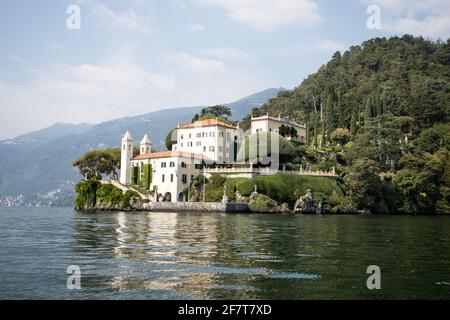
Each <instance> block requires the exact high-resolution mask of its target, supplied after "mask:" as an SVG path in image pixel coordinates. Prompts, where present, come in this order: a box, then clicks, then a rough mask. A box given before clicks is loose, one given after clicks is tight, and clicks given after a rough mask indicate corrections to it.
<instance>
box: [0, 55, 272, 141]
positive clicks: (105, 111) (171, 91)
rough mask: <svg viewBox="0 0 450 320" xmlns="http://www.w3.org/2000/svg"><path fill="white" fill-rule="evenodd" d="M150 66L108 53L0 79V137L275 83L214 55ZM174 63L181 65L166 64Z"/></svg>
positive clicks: (214, 100) (219, 98) (205, 101)
mask: <svg viewBox="0 0 450 320" xmlns="http://www.w3.org/2000/svg"><path fill="white" fill-rule="evenodd" d="M169 57H170V59H169V60H165V59H164V58H163V60H162V61H160V62H158V63H155V64H154V65H155V66H158V68H165V69H166V70H171V69H172V71H168V72H164V73H163V72H160V71H155V70H148V69H146V68H145V67H143V66H141V65H139V64H137V63H135V62H133V60H125V59H117V57H115V56H113V57H106V58H105V59H103V61H107V62H105V63H102V64H99V65H95V64H88V63H85V64H76V65H54V66H52V67H46V68H40V69H34V70H31V71H30V72H29V74H28V75H27V77H26V78H27V79H28V80H24V79H20V80H13V81H12V80H11V79H10V78H8V77H6V78H5V77H3V76H2V77H0V96H1V97H2V103H1V106H0V108H1V112H2V117H0V139H4V138H7V137H13V136H17V135H19V134H22V133H25V132H29V131H31V130H37V129H40V128H43V127H45V126H49V125H51V124H53V123H55V122H69V123H79V122H91V123H98V122H101V121H107V120H111V119H115V118H118V117H125V116H132V115H137V114H144V113H148V112H152V111H157V110H161V109H165V108H168V107H181V106H187V107H188V106H198V105H212V104H218V103H224V102H231V101H235V100H237V99H239V98H242V97H244V96H246V95H249V94H251V93H254V92H257V91H260V90H262V89H265V88H268V87H273V86H275V83H274V80H273V78H272V77H269V76H268V74H266V73H264V72H262V71H261V70H247V69H238V68H232V67H231V66H230V67H225V66H224V63H223V62H222V61H219V60H214V59H201V58H198V57H193V56H191V55H189V54H186V53H175V54H172V55H168V56H165V58H166V59H167V58H169ZM173 61H176V62H177V63H180V64H181V66H182V67H179V68H175V69H174V68H170V67H169V68H166V67H167V65H166V66H164V64H165V63H167V62H169V63H170V64H169V66H172V65H173Z"/></svg>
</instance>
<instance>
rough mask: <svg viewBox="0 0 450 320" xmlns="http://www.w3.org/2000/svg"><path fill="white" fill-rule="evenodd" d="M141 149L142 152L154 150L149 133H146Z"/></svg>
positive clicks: (146, 152)
mask: <svg viewBox="0 0 450 320" xmlns="http://www.w3.org/2000/svg"><path fill="white" fill-rule="evenodd" d="M139 149H140V151H139V152H140V154H148V153H151V152H152V144H151V142H150V139H149V138H148V135H145V136H144V138H142V141H141V143H140V146H139Z"/></svg>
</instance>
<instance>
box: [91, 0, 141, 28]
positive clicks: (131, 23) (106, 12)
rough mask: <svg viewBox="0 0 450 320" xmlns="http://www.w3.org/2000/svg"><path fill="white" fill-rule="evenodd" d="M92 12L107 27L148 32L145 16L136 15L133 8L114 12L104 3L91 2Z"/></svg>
mask: <svg viewBox="0 0 450 320" xmlns="http://www.w3.org/2000/svg"><path fill="white" fill-rule="evenodd" d="M92 14H93V15H94V16H96V17H97V18H99V19H100V20H101V22H102V23H103V24H104V25H105V26H108V27H117V28H123V29H126V30H129V31H138V32H148V31H150V26H149V25H148V24H147V21H146V20H145V18H143V17H141V16H138V15H137V14H136V12H135V11H134V10H132V9H131V10H127V11H124V12H120V13H116V12H114V11H113V10H111V9H110V8H108V7H107V6H106V5H104V4H100V3H97V4H93V5H92Z"/></svg>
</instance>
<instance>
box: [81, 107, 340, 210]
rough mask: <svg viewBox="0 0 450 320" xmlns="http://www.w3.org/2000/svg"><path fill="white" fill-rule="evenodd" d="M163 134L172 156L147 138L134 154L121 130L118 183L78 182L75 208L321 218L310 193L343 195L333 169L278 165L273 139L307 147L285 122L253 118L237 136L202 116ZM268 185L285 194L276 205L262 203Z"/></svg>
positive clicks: (300, 131) (227, 125) (300, 132)
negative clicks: (155, 148)
mask: <svg viewBox="0 0 450 320" xmlns="http://www.w3.org/2000/svg"><path fill="white" fill-rule="evenodd" d="M169 135H170V137H169V138H170V139H171V141H173V143H172V144H171V150H168V151H162V152H155V151H154V150H153V148H152V143H151V141H150V138H149V136H148V135H147V134H146V135H145V136H144V137H143V138H142V140H141V141H140V143H139V152H136V147H135V145H134V139H133V137H132V136H131V134H130V133H129V132H128V131H127V132H126V133H125V135H124V136H123V138H122V141H121V148H120V175H119V177H117V178H118V179H117V178H115V177H114V174H113V175H110V176H109V178H108V179H102V180H95V179H94V180H92V179H90V180H89V179H87V180H85V181H84V182H81V183H80V184H78V186H77V192H78V197H77V200H76V203H75V208H76V209H78V210H148V211H196V212H259V213H275V212H283V213H288V212H298V213H322V212H324V208H323V206H322V203H321V201H315V199H314V198H313V193H314V192H318V193H319V194H320V195H322V196H323V195H325V196H327V197H332V196H334V197H336V196H340V195H342V191H341V190H340V188H339V186H338V184H337V182H336V179H335V178H336V172H335V168H334V167H333V168H331V169H330V170H327V171H321V170H308V169H307V168H303V167H300V168H299V169H297V170H292V169H288V168H287V167H286V164H285V163H283V162H282V152H283V150H280V148H281V149H283V148H284V146H283V143H280V141H281V142H283V141H288V143H295V144H297V145H304V144H305V143H306V141H307V136H306V135H307V128H306V126H305V125H301V124H298V123H296V122H294V121H292V120H290V119H287V118H282V117H280V116H278V117H272V116H269V114H266V115H263V116H260V117H253V116H252V117H251V121H250V128H249V130H248V131H247V133H244V132H243V130H241V129H240V127H239V124H237V125H234V124H232V123H231V122H229V121H227V120H225V119H223V118H218V117H209V118H206V119H200V120H193V122H192V123H189V124H184V125H180V124H179V125H178V126H177V128H176V129H175V130H172V132H171V133H169ZM280 152H281V154H280ZM280 155H281V156H280ZM268 179H271V181H270V182H269V180H268ZM271 183H277V184H278V186H279V187H280V188H282V189H284V190H285V191H288V192H287V193H286V194H287V197H285V198H286V199H281V200H282V201H283V202H282V203H279V201H280V198H279V197H278V199H276V200H274V199H272V198H270V197H269V196H270V195H271V194H270V192H267V191H268V190H267V188H270V184H271Z"/></svg>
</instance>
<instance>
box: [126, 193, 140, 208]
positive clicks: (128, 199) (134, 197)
mask: <svg viewBox="0 0 450 320" xmlns="http://www.w3.org/2000/svg"><path fill="white" fill-rule="evenodd" d="M131 200H141V196H139V194H138V193H137V192H135V191H132V190H128V191H127V192H125V194H124V195H123V199H122V207H123V208H130V207H131Z"/></svg>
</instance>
